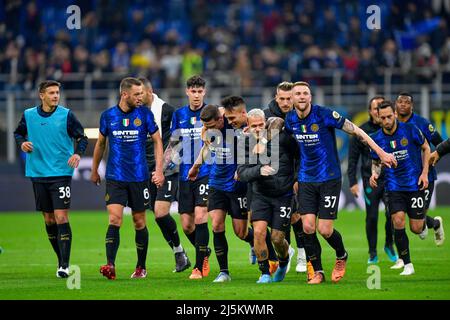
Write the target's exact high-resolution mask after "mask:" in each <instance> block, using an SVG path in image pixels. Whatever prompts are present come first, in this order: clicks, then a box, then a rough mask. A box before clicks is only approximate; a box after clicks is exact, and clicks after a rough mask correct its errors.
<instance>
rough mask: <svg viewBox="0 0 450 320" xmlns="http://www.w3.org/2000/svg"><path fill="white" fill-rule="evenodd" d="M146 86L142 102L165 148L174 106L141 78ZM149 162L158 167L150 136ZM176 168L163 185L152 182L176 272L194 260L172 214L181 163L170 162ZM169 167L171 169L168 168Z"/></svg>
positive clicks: (157, 216) (153, 202)
mask: <svg viewBox="0 0 450 320" xmlns="http://www.w3.org/2000/svg"><path fill="white" fill-rule="evenodd" d="M139 80H140V81H141V82H142V83H143V86H144V96H143V98H142V103H143V104H144V105H145V106H148V107H149V108H150V110H151V111H152V113H153V115H154V116H155V122H156V124H157V126H158V128H159V133H160V135H161V137H162V141H163V149H164V150H166V148H167V146H168V145H169V140H170V124H171V122H172V116H173V112H174V111H175V108H174V107H172V106H171V105H169V104H168V103H166V102H165V101H164V100H162V99H161V98H159V97H158V96H157V95H156V94H155V93H154V92H153V88H152V84H151V83H150V81H148V79H146V78H139ZM146 154H147V165H148V168H149V172H150V173H151V172H153V171H154V170H155V155H154V152H153V139H152V137H151V136H148V139H147V143H146ZM171 166H173V168H167V169H166V170H165V171H164V174H165V179H164V184H163V186H162V187H161V188H157V187H156V184H155V183H153V182H151V181H149V183H150V197H151V202H150V207H151V209H152V210H153V212H154V213H155V221H156V223H157V224H158V227H159V228H160V229H161V232H162V234H163V236H164V239H165V240H166V241H167V243H168V244H169V246H170V247H171V248H172V250H173V252H174V254H175V270H174V272H182V271H184V270H186V269H187V268H189V267H190V266H191V262H190V261H189V258H188V257H187V255H186V252H185V251H184V249H183V246H182V245H181V241H180V236H179V234H178V230H177V223H176V222H175V220H174V219H173V218H172V216H171V215H170V205H171V203H172V202H173V201H176V200H177V199H178V198H177V194H178V169H179V167H178V166H176V165H174V164H171ZM169 171H170V172H169Z"/></svg>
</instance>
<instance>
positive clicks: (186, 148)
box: [170, 75, 211, 279]
mask: <svg viewBox="0 0 450 320" xmlns="http://www.w3.org/2000/svg"><path fill="white" fill-rule="evenodd" d="M205 94H206V81H205V80H204V79H203V78H201V77H200V76H198V75H195V76H192V77H190V78H189V79H188V80H187V81H186V95H187V96H188V99H189V104H187V105H185V106H183V107H181V108H179V109H178V110H176V111H175V112H174V113H173V117H172V126H171V128H170V131H171V134H172V136H171V143H170V147H173V146H174V145H175V144H178V146H179V147H180V148H181V150H179V152H178V154H179V156H180V157H181V160H180V173H179V185H178V187H179V202H178V211H179V212H180V217H181V224H182V227H183V231H184V233H185V234H186V236H187V238H188V239H189V241H190V242H191V243H192V245H193V246H194V247H195V253H196V259H195V266H194V268H193V270H192V273H191V275H190V276H189V278H190V279H201V278H203V277H206V276H208V274H209V259H208V258H209V255H210V254H211V249H210V248H208V243H209V231H208V211H207V200H208V188H209V186H208V175H209V171H210V168H211V165H210V164H206V163H204V164H203V165H202V166H201V167H200V169H199V174H198V176H197V179H196V180H195V181H190V180H189V177H188V172H189V169H190V168H191V166H192V164H193V163H194V161H195V160H196V159H197V157H198V154H199V153H200V150H201V148H202V146H203V141H202V139H201V134H202V127H203V125H202V122H201V121H200V113H201V112H202V110H203V107H204V106H205V104H204V102H203V99H204V97H205ZM180 148H178V149H180ZM173 154H174V155H176V154H177V152H174V153H173Z"/></svg>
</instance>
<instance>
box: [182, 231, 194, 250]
mask: <svg viewBox="0 0 450 320" xmlns="http://www.w3.org/2000/svg"><path fill="white" fill-rule="evenodd" d="M196 233H197V229H194V231H192V233H189V234H188V233H186V232H185V233H184V234H185V235H186V237H187V238H188V239H189V242H190V243H192V245H193V246H194V247H195V234H196Z"/></svg>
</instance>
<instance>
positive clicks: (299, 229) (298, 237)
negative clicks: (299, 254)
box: [292, 219, 305, 248]
mask: <svg viewBox="0 0 450 320" xmlns="http://www.w3.org/2000/svg"><path fill="white" fill-rule="evenodd" d="M292 230H294V235H295V242H297V248H304V247H305V244H304V243H303V238H304V236H305V233H304V232H303V224H302V219H299V220H298V221H297V222H296V223H294V224H293V225H292Z"/></svg>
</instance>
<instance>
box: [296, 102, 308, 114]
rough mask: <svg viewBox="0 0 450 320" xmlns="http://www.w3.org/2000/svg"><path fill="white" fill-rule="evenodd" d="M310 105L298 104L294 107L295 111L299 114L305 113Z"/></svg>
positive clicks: (305, 103) (306, 103)
mask: <svg viewBox="0 0 450 320" xmlns="http://www.w3.org/2000/svg"><path fill="white" fill-rule="evenodd" d="M310 105H311V103H310V102H299V103H297V104H296V105H295V109H297V110H298V111H300V112H305V111H306V110H307V109H308V108H309V106H310Z"/></svg>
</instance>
